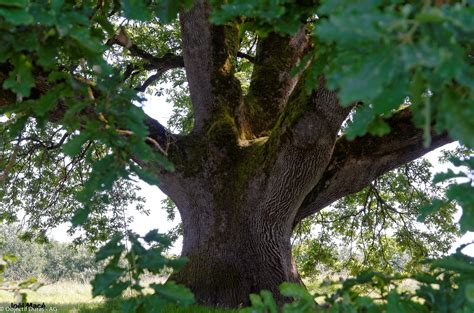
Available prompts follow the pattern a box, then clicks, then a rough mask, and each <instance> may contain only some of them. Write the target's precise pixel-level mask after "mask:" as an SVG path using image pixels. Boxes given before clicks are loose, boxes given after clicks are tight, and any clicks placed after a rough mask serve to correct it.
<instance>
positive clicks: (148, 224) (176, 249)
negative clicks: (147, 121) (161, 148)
mask: <svg viewBox="0 0 474 313" xmlns="http://www.w3.org/2000/svg"><path fill="white" fill-rule="evenodd" d="M143 109H144V111H145V112H146V113H147V114H148V115H149V116H151V117H152V118H155V119H157V120H158V121H159V122H160V123H161V124H163V125H166V124H167V121H168V119H169V118H170V116H171V114H172V109H173V106H172V104H171V103H168V102H167V101H166V99H165V97H155V96H147V100H146V102H144V106H143ZM456 146H457V143H452V144H449V145H447V146H444V147H441V148H439V149H437V150H434V151H432V152H430V153H428V154H427V155H425V157H426V158H428V159H429V161H430V162H431V163H432V164H433V166H434V171H435V172H442V171H446V170H447V169H448V166H447V165H441V164H440V163H439V162H438V157H439V155H440V151H441V150H443V149H454V148H455V147H456ZM139 186H140V188H141V191H140V192H139V195H141V196H143V197H144V198H145V199H146V202H145V209H148V210H149V211H150V214H149V215H145V214H140V213H137V212H136V211H135V209H134V208H133V206H132V207H131V208H129V210H128V214H129V215H130V216H133V219H134V220H133V222H132V223H131V225H129V228H130V229H131V230H133V231H134V232H136V233H138V234H140V235H144V234H146V233H147V232H148V231H150V230H152V229H158V230H159V231H160V232H167V231H169V230H170V229H171V228H172V227H174V226H176V225H177V224H178V223H179V215H177V217H176V220H175V221H173V222H171V221H168V220H167V215H166V212H165V210H163V209H161V207H162V204H161V201H162V200H163V199H165V198H166V195H165V194H164V193H163V192H161V190H160V189H159V188H158V187H156V186H151V185H148V184H147V183H145V182H142V181H140V182H139ZM460 215H461V212H458V217H457V218H458V219H459V217H460ZM67 229H68V225H67V224H63V225H60V226H59V227H57V228H56V229H54V230H52V231H51V233H50V236H51V237H52V238H53V239H55V240H58V241H61V242H70V241H71V240H72V238H71V237H70V236H69V235H67V233H66V230H67ZM471 241H474V232H469V233H467V234H465V235H464V236H463V237H462V238H461V239H459V240H458V241H457V242H456V243H455V245H454V246H453V249H452V250H453V251H454V250H455V248H456V247H458V246H459V245H461V244H463V243H467V242H471ZM181 245H182V241H181V240H178V241H177V242H176V243H175V245H174V246H173V248H172V249H171V250H170V252H171V253H173V254H177V255H179V254H180V253H181ZM463 252H465V253H468V254H469V255H471V256H474V245H470V246H469V247H468V248H466V249H465V250H464V251H463Z"/></svg>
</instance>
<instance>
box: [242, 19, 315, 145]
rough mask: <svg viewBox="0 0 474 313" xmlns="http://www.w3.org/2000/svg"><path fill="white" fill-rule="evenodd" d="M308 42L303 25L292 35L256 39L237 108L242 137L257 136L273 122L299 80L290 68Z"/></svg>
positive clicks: (268, 128) (304, 49) (271, 35)
mask: <svg viewBox="0 0 474 313" xmlns="http://www.w3.org/2000/svg"><path fill="white" fill-rule="evenodd" d="M308 45H309V41H308V37H307V35H306V31H305V28H302V29H301V30H300V31H299V32H298V33H297V34H296V35H294V36H293V37H282V36H280V35H278V34H276V33H271V34H269V35H268V36H267V37H266V38H261V39H260V40H259V41H258V44H257V53H256V56H255V61H254V69H253V73H252V79H251V84H250V87H249V92H248V94H247V96H246V98H245V102H244V105H243V107H242V108H241V109H240V111H241V113H240V115H241V116H240V125H241V128H242V131H243V133H244V134H245V135H246V137H248V138H251V137H254V136H255V137H259V136H261V135H262V134H264V133H265V132H266V131H269V130H270V129H271V128H272V127H273V126H274V125H275V122H276V121H277V119H278V116H279V114H280V113H281V112H282V111H283V109H284V107H285V105H286V103H287V101H288V98H289V96H290V94H291V92H292V91H293V88H294V87H295V85H296V83H297V82H298V80H299V76H298V75H297V76H292V75H291V74H290V72H291V69H292V68H293V67H294V66H295V65H296V63H297V62H298V60H299V59H300V58H301V57H302V56H303V54H304V52H305V51H306V50H307V48H308Z"/></svg>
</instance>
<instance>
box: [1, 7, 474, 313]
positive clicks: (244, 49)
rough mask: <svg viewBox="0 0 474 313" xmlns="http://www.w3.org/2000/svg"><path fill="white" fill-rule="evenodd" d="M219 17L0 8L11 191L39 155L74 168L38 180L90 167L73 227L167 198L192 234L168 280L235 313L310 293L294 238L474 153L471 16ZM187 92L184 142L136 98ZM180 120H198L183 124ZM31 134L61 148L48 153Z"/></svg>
mask: <svg viewBox="0 0 474 313" xmlns="http://www.w3.org/2000/svg"><path fill="white" fill-rule="evenodd" d="M211 2H212V3H210V2H206V1H193V2H192V3H191V1H183V2H179V1H178V2H176V1H129V0H122V1H87V0H84V1H79V2H77V1H60V0H59V1H51V2H50V1H41V0H37V1H28V0H15V1H1V0H0V17H1V20H0V27H1V28H2V30H3V31H2V35H1V36H2V37H1V38H2V47H1V50H0V62H1V63H0V81H1V82H2V90H1V92H0V110H1V111H0V112H1V113H5V114H6V116H7V120H6V121H5V122H3V125H2V127H3V129H4V130H5V131H4V132H3V137H2V145H3V147H4V149H3V151H4V152H3V155H2V159H1V164H2V168H3V170H2V173H1V177H0V180H1V181H2V183H3V184H4V186H8V184H9V182H11V181H12V176H13V177H14V175H15V174H16V173H20V172H21V170H22V167H15V165H16V164H17V160H18V159H17V158H18V154H19V153H20V154H21V153H25V152H24V151H21V150H22V149H24V147H25V146H26V145H27V144H28V143H29V142H31V141H33V142H36V144H34V146H35V147H37V149H40V150H42V151H49V150H54V149H51V148H54V147H61V148H62V150H61V153H64V154H65V156H64V157H62V156H59V159H60V160H62V162H63V163H64V165H62V171H63V174H62V176H57V175H52V174H51V173H52V172H53V171H54V170H48V171H45V172H43V171H42V169H44V168H45V166H43V164H42V163H41V160H43V158H39V159H37V161H36V163H33V164H32V163H31V162H27V163H25V164H26V166H31V167H34V169H33V170H32V171H31V173H33V174H32V175H33V179H34V177H36V176H35V175H37V174H39V175H41V176H42V177H50V178H49V179H50V180H57V179H59V180H61V179H64V177H69V176H70V174H68V173H69V170H68V169H70V168H71V167H76V163H77V162H79V161H77V162H76V161H75V159H74V158H78V159H83V160H84V161H85V164H86V165H84V167H83V169H84V170H81V168H77V171H73V172H74V173H76V174H75V175H77V176H75V179H76V181H77V182H79V184H78V185H77V189H75V190H71V192H74V193H75V194H76V198H75V199H76V201H77V202H78V203H80V204H81V206H80V207H79V208H78V209H77V210H75V211H74V214H73V216H72V222H73V224H74V225H76V226H77V225H84V227H86V228H87V225H88V224H87V223H90V222H91V221H93V220H94V214H99V215H100V214H101V213H100V212H103V211H102V210H101V209H100V208H106V207H107V206H108V205H110V204H112V202H113V199H114V198H113V196H112V195H113V194H114V193H109V190H114V189H115V190H116V191H119V192H120V190H123V186H125V189H127V188H126V185H123V183H122V181H121V180H122V179H129V178H130V177H131V175H137V176H139V177H140V178H142V179H144V180H146V181H148V182H152V183H156V184H158V185H159V187H160V188H161V189H162V190H163V191H164V192H165V193H166V194H167V195H169V196H170V198H171V199H172V200H173V201H174V202H175V203H176V205H177V207H178V210H179V212H180V215H181V218H182V221H183V230H184V245H183V251H182V253H183V255H184V256H187V257H188V258H189V262H188V263H187V264H186V266H185V267H184V268H183V269H182V270H181V271H180V272H179V273H178V274H176V275H174V276H173V277H172V278H173V279H175V280H177V281H178V282H181V283H184V284H185V285H187V286H189V287H190V288H191V289H192V290H193V292H194V293H195V295H196V297H197V299H198V300H199V301H200V302H203V303H209V304H214V305H225V306H237V305H240V304H241V303H246V302H247V297H248V294H249V293H250V292H258V291H259V290H261V289H268V290H270V291H271V292H273V293H274V294H275V296H277V300H278V301H279V302H281V301H283V298H282V297H281V296H279V293H278V289H277V287H278V285H279V284H280V283H282V282H285V281H289V282H300V277H299V275H298V272H297V270H296V268H295V264H294V261H293V259H292V255H291V234H292V232H293V230H294V229H295V228H296V227H297V226H298V224H299V223H301V221H302V220H303V219H304V218H307V217H309V216H311V215H313V214H315V213H318V212H320V211H321V210H322V209H323V208H325V207H327V206H328V205H330V204H331V203H333V202H334V201H336V200H338V199H341V198H342V197H344V196H346V195H349V194H352V193H355V192H357V191H360V190H362V189H363V188H365V187H367V186H371V183H372V181H374V179H377V178H378V177H380V176H381V175H382V174H384V173H386V172H388V171H390V170H392V169H395V168H397V167H399V166H401V165H403V164H405V163H407V162H409V161H412V160H414V159H416V158H419V157H421V156H422V155H423V154H425V153H426V152H428V151H431V150H433V149H435V148H437V147H440V146H442V145H444V144H446V143H448V142H452V141H453V140H459V141H461V143H462V144H464V145H466V146H467V147H469V148H472V146H473V145H474V143H473V141H472V140H473V137H472V131H473V129H474V127H473V124H472V123H473V121H474V119H473V117H474V108H473V106H472V100H473V93H472V91H473V89H474V87H473V81H472V77H473V75H472V74H473V67H472V62H473V61H472V58H471V57H470V56H471V54H472V44H473V42H472V38H474V36H472V33H473V32H474V27H473V24H472V23H473V22H472V21H473V20H474V19H473V18H472V14H473V13H472V12H473V11H472V10H471V9H470V8H469V4H468V3H467V2H465V1H461V2H459V3H456V4H453V5H449V4H444V2H443V1H436V2H435V3H431V2H430V1H427V2H423V3H419V4H410V3H408V2H407V3H405V2H403V1H399V2H398V1H397V2H395V3H394V2H391V1H368V0H367V1H361V2H357V3H353V2H352V1H338V2H334V1H321V2H319V1H314V2H313V1H309V2H292V1H275V2H271V3H267V2H260V1H255V2H253V1H231V2H230V3H226V4H222V3H220V2H219V1H211ZM179 10H181V11H180V14H179V29H178V28H176V27H173V25H175V26H176V25H177V24H173V23H175V22H172V21H173V20H174V19H175V18H176V16H177V13H178V11H179ZM170 22H171V24H166V23H170ZM178 68H180V69H183V68H184V72H182V71H181V72H179V71H173V69H178ZM250 70H251V71H250ZM184 75H185V76H184ZM184 77H186V82H187V86H188V87H189V94H190V100H188V99H187V98H186V97H180V96H181V94H180V93H179V92H178V93H176V92H173V91H171V92H170V94H169V96H170V97H171V98H173V99H175V100H176V101H177V102H178V105H177V107H176V110H177V111H176V115H175V117H174V118H175V121H182V122H183V123H182V124H181V125H184V126H183V127H182V128H181V129H178V130H179V131H182V132H183V134H174V133H172V132H171V131H169V130H168V129H166V128H165V127H164V126H162V125H161V124H160V123H158V122H157V121H156V120H154V119H153V118H151V117H149V116H147V115H146V114H144V113H143V111H142V110H141V108H140V105H139V104H138V103H137V101H140V97H139V96H138V94H139V92H143V91H146V90H147V88H149V87H150V86H151V85H153V84H155V83H158V82H160V80H166V79H167V80H177V81H178V84H177V85H176V86H175V88H180V87H179V86H186V84H183V83H184ZM186 108H188V109H190V110H189V111H186V112H188V113H189V112H192V113H190V114H192V118H191V115H190V114H188V115H187V118H184V119H181V120H180V118H179V117H178V115H179V110H180V109H186ZM184 122H187V124H185V123H184ZM345 123H347V124H348V125H347V127H346V125H345ZM51 125H53V126H51ZM176 125H177V124H176ZM29 127H33V128H34V129H35V131H39V132H42V131H44V130H48V129H49V130H50V131H52V132H51V133H50V134H49V135H47V134H46V135H44V137H42V139H39V142H38V141H36V140H35V139H31V138H30V137H31V136H29V134H30V131H29ZM49 127H53V128H54V129H53V130H51V128H49ZM60 127H62V128H63V131H60V130H58V128H60ZM33 138H34V137H33ZM44 138H49V143H48V142H46V143H45V141H44ZM44 143H45V144H44ZM32 153H33V152H32ZM30 154H31V153H26V156H29V155H30ZM42 155H44V156H45V157H47V153H46V154H42ZM24 156H25V155H24ZM26 156H25V157H26ZM165 156H166V157H165ZM71 160H72V163H71V162H70V161H71ZM53 164H55V165H60V167H61V164H60V163H59V164H58V163H57V162H56V163H53ZM456 164H458V165H462V164H464V165H466V166H471V168H472V159H462V160H458V162H457V163H456ZM37 168H39V169H37ZM46 168H47V167H46ZM55 168H56V167H55ZM84 173H85V174H86V176H84ZM18 175H20V176H18V177H19V178H21V177H22V176H21V175H23V174H18ZM455 175H456V174H454V173H450V174H448V175H446V176H445V177H443V178H452V177H454V176H455ZM30 176H31V175H30ZM58 177H59V178H58ZM26 178H29V177H28V176H26ZM63 182H64V181H63ZM54 185H56V186H57V185H58V182H56V184H54ZM59 185H61V181H60V182H59ZM63 185H64V184H63ZM66 185H67V184H66ZM66 185H65V186H66ZM30 186H36V188H37V189H34V190H38V187H41V185H39V183H38V182H37V183H33V184H32V185H30ZM69 186H71V185H69ZM120 186H122V189H120ZM372 186H373V184H372ZM11 190H16V189H15V188H14V187H12V186H11V185H10V187H7V188H3V189H2V201H4V200H3V199H9V198H10V196H9V195H8V192H9V191H11ZM369 190H370V188H369ZM470 192H472V184H471V182H467V183H463V184H460V185H456V186H454V187H449V189H448V196H449V198H451V199H452V198H456V199H457V200H458V201H459V203H461V204H462V205H463V208H464V214H463V218H462V220H461V224H460V226H461V231H467V230H470V229H472V228H473V226H474V222H473V219H472V218H470V217H469V216H470V215H472V212H473V206H472V204H473V202H474V201H473V200H472V196H470V197H469V196H468V195H469V193H470ZM367 193H368V192H367ZM32 194H36V193H35V191H33V192H32ZM66 194H69V193H66ZM369 194H370V195H371V196H375V197H377V194H376V193H374V192H372V191H371V192H370V193H369ZM471 194H472V193H471ZM130 196H132V194H131V195H130ZM129 198H130V197H127V196H126V195H125V197H124V198H121V201H120V203H119V204H120V205H123V204H125V203H126V201H127V199H129ZM12 199H20V197H13V198H12ZM41 199H43V198H41ZM67 199H69V198H64V199H63V201H67ZM34 201H36V199H35V200H34ZM34 201H33V202H34ZM47 201H49V200H48V198H47V197H45V199H44V200H43V201H42V204H43V205H44V204H45V203H47ZM53 202H54V201H53ZM436 204H437V207H442V205H443V199H438V201H437V202H436ZM75 205H76V204H74V205H73V206H75ZM73 206H70V207H73ZM384 208H386V207H384ZM98 209H100V210H98ZM95 212H98V213H95ZM426 212H427V211H426ZM443 214H444V213H443ZM7 216H8V215H7ZM40 219H41V218H40ZM100 220H101V221H103V222H106V220H107V218H101V219H100ZM99 225H100V223H99ZM116 243H117V242H116Z"/></svg>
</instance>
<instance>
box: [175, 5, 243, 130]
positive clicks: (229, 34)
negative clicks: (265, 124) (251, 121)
mask: <svg viewBox="0 0 474 313" xmlns="http://www.w3.org/2000/svg"><path fill="white" fill-rule="evenodd" d="M193 3H194V6H193V7H192V9H191V10H189V11H187V12H182V13H181V14H180V24H181V34H182V40H183V54H184V65H185V69H186V77H187V80H188V84H189V91H190V95H191V101H192V105H193V114H194V130H193V131H194V132H200V131H201V130H203V129H205V128H206V125H209V124H210V123H209V122H212V120H213V119H214V117H215V116H216V115H221V114H222V113H229V114H231V115H233V114H232V113H233V111H235V108H236V107H237V106H238V105H239V104H240V102H241V96H242V95H241V89H240V83H239V81H238V80H237V79H236V78H235V77H234V67H233V62H232V60H233V58H235V57H236V54H237V50H238V45H239V29H238V26H237V25H236V24H230V23H229V24H226V25H224V26H220V25H211V24H210V22H209V13H210V10H211V8H210V5H209V4H208V1H205V0H199V1H194V2H193ZM226 111H227V112H226ZM216 113H217V114H216Z"/></svg>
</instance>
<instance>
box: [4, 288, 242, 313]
mask: <svg viewBox="0 0 474 313" xmlns="http://www.w3.org/2000/svg"><path fill="white" fill-rule="evenodd" d="M91 291H92V289H91V286H90V285H89V284H81V283H78V282H58V283H54V284H51V285H46V286H43V287H41V288H39V289H38V291H36V292H33V291H28V292H27V294H28V302H32V303H37V304H41V303H43V302H44V303H45V305H46V310H45V312H57V313H63V312H64V313H66V312H67V313H99V312H100V313H112V312H120V304H121V301H120V300H115V301H107V302H106V301H104V299H103V298H92V293H91ZM11 302H13V303H16V301H15V299H14V298H13V295H12V294H11V293H7V292H5V291H0V312H3V311H5V312H7V310H6V307H9V306H10V303H11ZM2 309H3V310H2ZM8 312H20V311H11V310H9V311H8ZM187 312H193V313H237V310H224V309H211V308H207V307H203V306H198V305H195V306H192V307H189V308H180V307H175V306H170V307H169V308H167V309H166V311H165V312H164V313H187Z"/></svg>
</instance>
